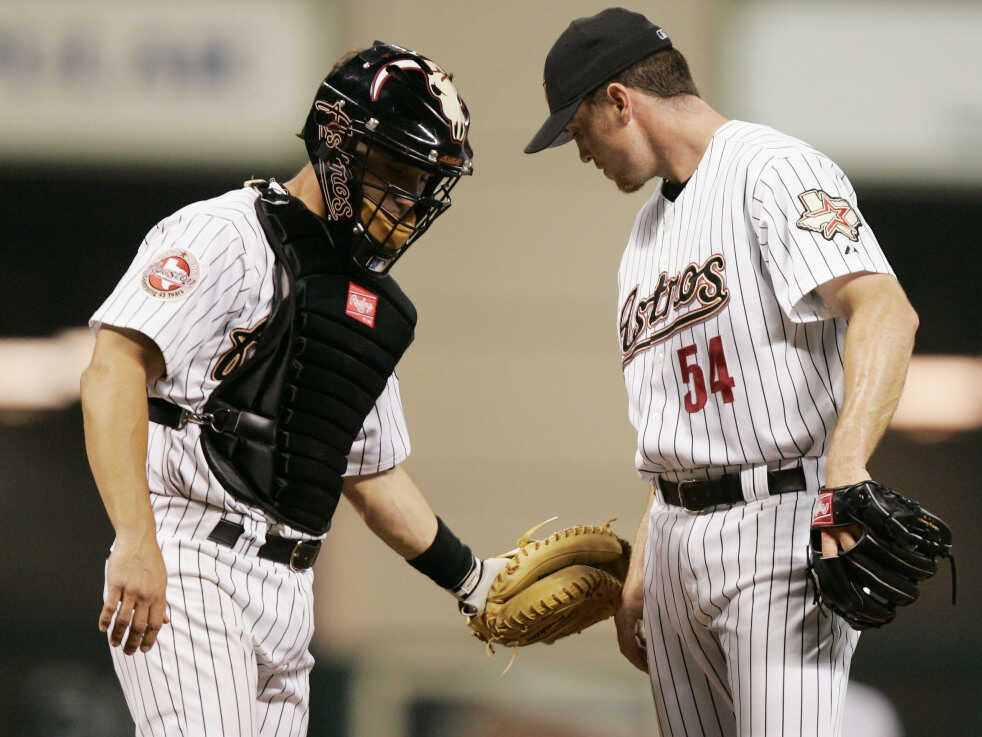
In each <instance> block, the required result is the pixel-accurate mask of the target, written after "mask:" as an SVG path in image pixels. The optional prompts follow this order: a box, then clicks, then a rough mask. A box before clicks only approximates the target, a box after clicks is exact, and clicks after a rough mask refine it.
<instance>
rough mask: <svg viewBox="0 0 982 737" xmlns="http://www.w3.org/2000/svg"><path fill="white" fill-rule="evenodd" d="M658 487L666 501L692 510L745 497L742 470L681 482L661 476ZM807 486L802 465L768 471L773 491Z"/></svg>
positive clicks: (778, 491)
mask: <svg viewBox="0 0 982 737" xmlns="http://www.w3.org/2000/svg"><path fill="white" fill-rule="evenodd" d="M658 487H659V488H660V489H661V493H662V496H663V497H664V499H665V503H666V504H671V505H673V506H676V507H685V508H686V509H688V510H689V511H690V512H699V511H702V510H703V509H708V508H709V507H715V506H716V505H717V504H736V503H737V502H742V501H743V485H742V484H741V483H740V475H739V474H728V475H726V476H720V477H719V478H717V479H709V480H694V479H693V480H687V481H679V482H678V483H676V482H674V481H666V480H665V479H662V478H659V479H658ZM806 488H807V484H806V483H805V472H804V471H802V470H801V468H800V467H799V468H786V469H784V470H783V471H768V472H767V490H768V492H770V493H771V494H786V493H788V492H790V491H804V490H805V489H806Z"/></svg>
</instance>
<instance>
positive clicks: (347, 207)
mask: <svg viewBox="0 0 982 737" xmlns="http://www.w3.org/2000/svg"><path fill="white" fill-rule="evenodd" d="M469 127H470V115H469V114H468V112H467V106H466V105H464V101H463V100H461V99H460V97H459V96H458V94H457V89H456V87H455V86H454V84H453V81H452V80H451V79H450V77H449V75H448V74H446V73H445V72H444V71H443V70H442V69H441V68H440V67H439V66H437V65H436V64H435V63H434V62H432V61H430V60H429V59H427V58H426V57H425V56H420V55H419V54H417V53H416V52H415V51H409V50H407V49H404V48H401V47H399V46H395V45H393V44H386V43H382V42H381V41H376V42H375V44H374V45H373V46H372V47H371V48H370V49H365V50H363V51H361V52H359V53H358V54H356V55H355V56H354V57H352V58H351V59H350V60H349V61H348V62H346V63H345V64H344V65H343V66H341V67H340V68H339V69H337V70H336V71H335V72H333V73H332V74H330V75H329V76H328V77H327V78H326V79H325V80H324V81H323V82H322V83H321V86H320V88H319V89H318V90H317V96H316V97H315V98H314V104H313V106H312V107H311V109H310V114H309V115H308V116H307V122H306V124H305V125H304V129H303V139H304V143H306V145H307V154H308V156H309V157H310V161H311V163H312V164H313V165H314V171H315V172H316V173H317V178H318V180H319V181H320V186H321V192H322V193H323V194H324V202H325V205H326V207H327V219H328V221H329V223H330V225H331V228H330V229H331V232H332V234H333V235H334V236H335V240H336V242H337V243H338V245H339V246H344V245H345V244H347V243H350V244H351V255H352V258H354V260H355V262H356V263H357V264H358V265H359V266H361V267H362V268H364V269H366V270H368V271H370V272H373V273H376V274H385V273H387V272H388V270H389V269H390V268H391V267H392V264H394V263H395V262H396V260H397V259H398V258H399V257H400V256H401V255H402V254H403V253H404V252H405V250H406V249H407V248H409V246H410V245H411V244H412V243H413V242H414V241H415V240H416V239H417V238H419V237H420V236H421V235H422V234H423V233H424V232H425V231H426V229H427V228H428V227H430V224H431V223H432V222H433V221H434V220H435V219H436V218H437V216H438V215H440V214H441V213H442V212H443V211H444V210H446V209H447V208H448V207H450V190H451V189H453V187H454V185H455V184H456V183H457V180H458V179H460V177H461V176H462V175H464V174H470V173H471V171H472V164H471V157H472V155H473V152H472V151H471V147H470V144H469V143H468V142H467V131H468V128H469ZM380 161H381V162H383V164H382V165H381V166H380V165H379V163H378V162H380ZM391 163H394V164H395V165H396V166H397V167H399V166H400V165H404V166H405V167H406V168H408V171H409V172H410V173H411V175H412V176H410V177H409V178H408V179H407V178H406V177H403V178H402V179H403V181H402V182H399V183H397V182H394V181H393V178H394V177H392V176H391V172H392V169H391V167H390V166H389V164H391ZM410 180H411V181H413V182H416V184H412V185H407V181H410ZM383 203H384V206H383ZM392 203H398V206H397V207H393V206H392Z"/></svg>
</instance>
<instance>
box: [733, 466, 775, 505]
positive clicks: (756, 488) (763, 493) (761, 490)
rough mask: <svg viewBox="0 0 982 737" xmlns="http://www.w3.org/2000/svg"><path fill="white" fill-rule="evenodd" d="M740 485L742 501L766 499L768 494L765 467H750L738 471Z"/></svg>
mask: <svg viewBox="0 0 982 737" xmlns="http://www.w3.org/2000/svg"><path fill="white" fill-rule="evenodd" d="M740 484H741V486H742V487H743V500H744V501H745V502H752V501H756V500H758V499H767V497H769V496H770V492H769V491H768V488H767V466H766V465H761V466H752V467H751V468H745V469H743V470H742V471H740Z"/></svg>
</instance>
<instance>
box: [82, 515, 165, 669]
mask: <svg viewBox="0 0 982 737" xmlns="http://www.w3.org/2000/svg"><path fill="white" fill-rule="evenodd" d="M106 585H107V593H106V601H105V603H104V604H103V607H102V612H101V613H100V615H99V629H100V630H101V631H103V632H108V631H109V626H110V624H112V620H113V614H115V615H116V621H115V624H113V627H112V633H111V634H110V636H109V643H110V644H111V645H112V646H113V647H118V646H119V645H120V644H123V652H124V653H126V654H127V655H132V654H133V653H135V652H136V651H137V648H139V649H140V650H142V651H143V652H147V651H148V650H150V648H151V647H153V644H154V642H155V641H156V639H157V633H158V632H160V628H161V627H162V626H163V625H164V624H166V623H167V622H169V621H170V619H168V617H167V615H166V614H165V607H166V605H167V601H166V598H165V594H166V590H167V569H166V568H165V567H164V559H163V556H161V554H160V547H159V546H158V545H157V540H156V538H155V536H154V535H152V534H151V535H149V536H147V535H143V536H140V537H138V538H137V539H135V540H130V539H128V538H126V537H118V538H117V539H116V546H115V548H114V549H113V552H112V554H111V555H110V556H109V563H108V566H107V570H106ZM127 630H129V635H128V636H127V637H126V639H125V643H124V640H123V637H124V635H126V633H127Z"/></svg>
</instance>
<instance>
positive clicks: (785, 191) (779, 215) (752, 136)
mask: <svg viewBox="0 0 982 737" xmlns="http://www.w3.org/2000/svg"><path fill="white" fill-rule="evenodd" d="M813 188H814V189H823V190H824V191H826V192H829V193H830V194H833V195H835V196H838V197H843V198H845V199H847V200H848V201H850V202H851V203H852V205H853V206H854V208H855V209H856V211H857V214H858V207H857V206H856V199H855V197H856V195H855V191H854V190H853V188H852V186H851V185H850V184H849V181H848V179H847V178H846V177H845V175H844V174H843V173H842V172H841V170H839V168H838V167H836V166H835V164H834V163H832V162H831V161H830V160H828V159H827V158H825V157H824V156H822V155H821V154H820V153H818V152H817V151H815V150H814V149H812V148H811V147H809V146H808V145H807V144H804V143H802V142H801V141H798V140H796V139H794V138H791V137H789V136H785V135H783V134H781V133H778V132H777V131H774V130H773V129H770V128H766V127H764V126H760V125H753V124H749V123H741V122H738V121H730V122H729V123H727V124H725V125H724V126H723V127H722V128H721V129H720V130H719V131H718V132H717V133H716V135H715V137H714V138H713V140H712V141H711V143H710V145H709V147H708V149H707V150H706V152H705V154H704V155H703V158H702V161H701V162H700V164H699V166H698V168H697V169H696V171H695V173H694V174H693V176H692V178H691V179H690V180H689V182H688V184H687V185H686V187H685V189H684V190H683V191H682V193H681V194H680V195H679V197H678V198H677V199H676V200H675V202H670V201H668V200H666V199H665V198H664V197H662V196H661V194H660V192H658V193H656V194H655V195H654V196H653V197H652V198H651V200H650V201H649V202H647V203H646V204H645V205H644V206H643V207H642V208H641V211H640V212H639V213H638V216H637V218H636V219H635V223H634V227H633V228H632V231H631V234H630V237H629V240H628V245H627V248H626V249H625V252H624V256H623V258H622V260H621V266H620V270H619V273H618V288H619V292H620V298H619V300H618V308H619V311H618V326H619V329H620V323H621V321H622V312H623V311H624V305H625V302H626V301H627V300H628V297H629V294H630V293H631V291H632V290H634V289H637V294H638V295H640V296H648V295H652V294H655V292H656V289H657V286H658V281H659V276H660V275H661V274H663V273H664V274H666V275H667V276H668V277H671V276H674V275H679V274H681V273H682V272H683V271H684V269H685V268H686V266H687V265H688V264H695V265H699V264H703V263H705V262H706V261H707V259H709V258H711V257H712V256H713V255H714V254H717V255H719V256H721V257H722V258H723V259H724V261H725V269H724V271H723V274H724V278H725V287H726V290H727V291H728V294H729V300H728V302H727V303H726V305H725V306H724V307H723V308H722V309H721V310H720V311H718V312H716V313H715V314H712V315H711V316H709V317H708V318H705V319H703V320H700V321H698V322H695V323H694V324H691V325H689V326H687V327H684V328H683V329H681V330H679V331H678V332H677V333H675V334H673V335H671V336H669V337H667V338H666V339H664V340H662V341H660V342H658V343H656V344H654V345H653V346H651V347H650V348H648V349H646V350H644V351H641V352H638V353H636V354H635V355H633V357H631V358H630V360H629V362H628V363H627V365H626V366H625V368H624V381H625V386H626V388H627V393H628V399H629V419H630V421H631V423H632V425H633V426H634V428H635V429H636V430H637V433H638V447H637V453H636V457H635V465H636V466H637V468H638V471H639V473H640V474H641V476H642V477H643V478H644V479H645V480H646V481H651V480H652V479H653V478H654V477H655V476H656V475H658V474H665V475H666V476H667V477H668V478H673V479H675V478H678V475H677V473H676V472H677V471H680V470H685V471H687V472H689V471H693V470H696V472H697V473H698V471H699V470H700V469H707V470H709V469H717V470H719V469H722V468H729V469H732V468H735V467H745V466H751V465H753V466H758V465H762V464H767V463H774V462H781V461H784V460H788V459H797V458H800V457H802V456H809V457H821V456H823V455H824V454H825V451H826V445H827V441H828V435H829V432H830V431H831V429H832V426H833V424H834V419H835V417H836V415H837V412H838V404H837V397H838V396H839V395H840V394H841V391H842V380H843V377H842V360H841V355H842V345H843V340H844V336H845V322H844V321H843V320H840V319H833V317H834V316H833V315H832V313H831V312H830V310H829V308H828V307H827V306H826V305H825V304H824V302H823V301H822V300H821V298H820V297H818V295H817V294H816V293H815V292H814V291H813V290H814V288H815V287H816V286H818V285H820V284H822V283H824V282H826V281H829V280H831V279H833V278H835V277H837V276H841V275H843V274H847V273H852V272H856V271H873V272H881V273H887V274H891V273H893V272H892V271H891V269H890V266H889V264H888V263H887V261H886V259H885V258H884V256H883V253H882V251H881V250H880V247H879V244H878V243H877V241H876V237H875V236H874V235H873V233H872V231H871V230H870V228H869V226H868V225H866V224H865V221H863V225H862V226H861V227H860V228H859V241H858V242H856V243H852V242H850V241H847V240H846V238H845V237H844V236H837V237H836V238H835V240H833V241H831V242H830V241H828V240H826V239H824V238H823V237H822V235H821V234H819V233H814V232H811V231H807V230H803V229H801V228H799V227H797V226H796V224H795V223H796V221H797V219H798V217H799V216H800V215H801V214H802V212H803V206H802V204H801V202H800V201H799V200H798V195H799V194H800V193H802V192H804V191H806V190H808V189H813ZM861 218H862V216H861V215H860V219H861ZM846 247H848V248H849V251H850V252H849V253H845V249H846ZM698 307H700V302H699V300H694V301H692V302H691V303H689V304H687V305H680V306H678V307H677V308H675V309H673V310H671V311H670V312H669V314H667V315H666V316H665V317H664V318H663V319H662V320H661V321H659V322H658V324H657V325H653V326H651V328H649V330H648V332H649V333H650V332H652V331H653V330H654V329H655V328H657V327H659V326H663V325H665V324H669V323H671V322H672V321H674V320H676V319H677V318H679V317H682V316H684V315H685V314H686V313H687V312H690V311H692V310H694V309H697V308H698ZM622 334H623V331H622ZM716 336H719V338H720V340H721V342H722V350H723V355H724V356H725V360H726V363H727V368H728V371H729V374H730V376H731V377H732V378H733V379H734V381H735V386H734V387H733V389H732V392H733V396H734V400H733V401H732V402H726V401H724V397H723V396H722V395H721V394H720V393H719V392H708V397H707V401H706V404H705V406H704V407H703V408H702V409H701V410H700V411H698V412H695V413H690V412H687V411H686V408H685V402H684V400H685V397H686V396H687V395H690V396H691V392H692V388H691V382H687V381H686V380H684V379H683V376H682V374H681V368H680V363H679V356H678V351H679V350H680V349H682V348H683V347H685V346H695V348H696V352H695V355H694V362H695V363H696V364H697V365H698V366H700V367H701V370H702V371H703V372H704V374H705V382H706V384H707V388H708V384H709V379H710V368H711V367H710V364H709V356H710V341H711V340H712V339H713V338H715V337H716Z"/></svg>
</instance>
